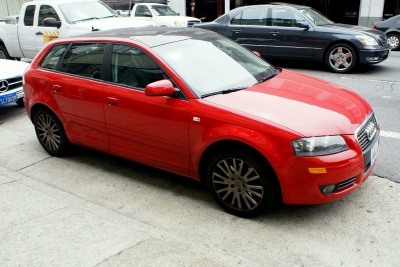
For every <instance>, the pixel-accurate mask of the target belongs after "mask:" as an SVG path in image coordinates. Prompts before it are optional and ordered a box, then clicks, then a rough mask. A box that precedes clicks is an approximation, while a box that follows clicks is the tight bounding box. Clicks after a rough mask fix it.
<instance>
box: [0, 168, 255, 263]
mask: <svg viewBox="0 0 400 267" xmlns="http://www.w3.org/2000/svg"><path fill="white" fill-rule="evenodd" d="M0 248H1V249H0V265H1V266H235V265H238V264H240V265H244V266H254V262H248V261H247V260H245V259H243V258H241V257H239V256H235V255H231V254H229V253H221V251H219V252H217V251H215V250H213V249H211V248H207V247H205V246H202V245H198V244H195V243H193V242H190V241H188V240H185V239H182V238H180V237H178V236H174V235H171V234H169V233H167V232H166V231H163V230H160V229H156V228H154V227H152V226H150V225H148V224H146V223H142V222H140V221H138V220H134V219H131V218H128V217H126V216H124V215H122V214H119V213H117V212H114V211H110V210H108V209H105V208H103V207H101V206H98V205H96V204H93V203H90V202H88V201H85V200H84V199H81V198H79V197H76V196H74V195H71V194H69V193H67V192H63V191H61V190H58V189H56V188H53V187H50V186H47V185H45V184H43V183H40V182H38V181H36V180H34V179H31V178H29V177H26V176H24V175H22V174H19V173H17V172H14V171H11V170H9V169H5V168H3V167H0Z"/></svg>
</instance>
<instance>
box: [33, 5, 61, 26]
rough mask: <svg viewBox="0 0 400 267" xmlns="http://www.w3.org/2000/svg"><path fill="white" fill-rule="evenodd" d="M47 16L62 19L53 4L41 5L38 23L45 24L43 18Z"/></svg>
mask: <svg viewBox="0 0 400 267" xmlns="http://www.w3.org/2000/svg"><path fill="white" fill-rule="evenodd" d="M47 18H54V19H56V20H57V21H60V18H59V17H58V15H57V12H56V11H55V10H54V8H53V7H52V6H48V5H41V6H40V9H39V19H38V25H39V26H42V25H43V20H45V19H47Z"/></svg>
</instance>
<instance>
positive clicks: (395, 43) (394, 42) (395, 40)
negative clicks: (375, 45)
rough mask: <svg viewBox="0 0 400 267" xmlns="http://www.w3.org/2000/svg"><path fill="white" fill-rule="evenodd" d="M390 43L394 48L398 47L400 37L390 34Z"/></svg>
mask: <svg viewBox="0 0 400 267" xmlns="http://www.w3.org/2000/svg"><path fill="white" fill-rule="evenodd" d="M388 43H389V44H390V46H391V47H392V49H395V48H397V47H398V46H399V37H397V36H395V35H392V36H389V38H388Z"/></svg>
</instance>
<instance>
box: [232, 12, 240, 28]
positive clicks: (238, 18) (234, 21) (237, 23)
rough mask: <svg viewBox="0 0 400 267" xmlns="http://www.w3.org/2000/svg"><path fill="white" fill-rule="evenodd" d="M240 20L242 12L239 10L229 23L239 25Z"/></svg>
mask: <svg viewBox="0 0 400 267" xmlns="http://www.w3.org/2000/svg"><path fill="white" fill-rule="evenodd" d="M241 20H242V12H240V13H239V14H237V15H236V16H234V17H233V19H232V20H231V24H232V25H240V24H241Z"/></svg>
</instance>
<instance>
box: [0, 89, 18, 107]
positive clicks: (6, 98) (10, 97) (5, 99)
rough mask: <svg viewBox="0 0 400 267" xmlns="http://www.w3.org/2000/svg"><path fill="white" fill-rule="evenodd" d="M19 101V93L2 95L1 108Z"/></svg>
mask: <svg viewBox="0 0 400 267" xmlns="http://www.w3.org/2000/svg"><path fill="white" fill-rule="evenodd" d="M17 100H18V97H17V93H16V92H14V93H11V94H7V95H1V96H0V106H1V105H5V104H8V103H12V102H16V101H17Z"/></svg>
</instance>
